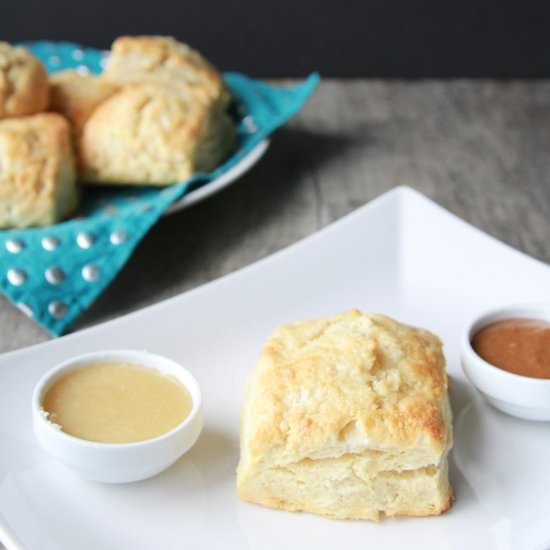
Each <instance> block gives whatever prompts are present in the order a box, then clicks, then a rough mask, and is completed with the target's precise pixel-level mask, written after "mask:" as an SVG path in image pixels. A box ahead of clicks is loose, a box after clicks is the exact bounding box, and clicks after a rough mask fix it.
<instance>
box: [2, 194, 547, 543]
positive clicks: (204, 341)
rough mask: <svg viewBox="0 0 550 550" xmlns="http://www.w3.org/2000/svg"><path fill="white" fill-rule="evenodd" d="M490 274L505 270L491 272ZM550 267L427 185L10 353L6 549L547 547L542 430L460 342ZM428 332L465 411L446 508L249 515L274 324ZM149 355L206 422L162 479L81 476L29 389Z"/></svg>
mask: <svg viewBox="0 0 550 550" xmlns="http://www.w3.org/2000/svg"><path fill="white" fill-rule="evenodd" d="M495 273H498V274H499V276H498V277H495ZM548 288H550V268H549V267H548V266H546V265H544V264H542V263H541V262H538V261H536V260H533V259H532V258H529V257H527V256H525V255H523V254H520V253H519V252H517V251H515V250H513V249H511V248H509V247H507V246H505V245H503V244H501V243H499V242H497V241H495V240H494V239H492V238H491V237H488V236H486V235H484V234H483V233H481V232H480V231H478V230H476V229H474V228H472V227H471V226H469V225H467V224H466V223H464V222H463V221H461V220H459V219H458V218H456V217H454V216H453V215H451V214H449V213H448V212H446V211H445V210H443V209H442V208H440V207H438V206H437V205H435V204H434V203H432V202H430V201H429V200H427V199H425V198H424V197H422V196H421V195H419V194H418V193H415V192H413V191H411V190H409V189H397V190H395V191H393V192H391V193H388V194H387V195H385V196H383V197H381V198H379V199H377V200H375V201H372V202H371V203H369V204H368V205H366V206H365V207H364V208H361V209H359V210H358V211H356V212H355V213H353V214H351V215H349V216H347V217H345V218H344V219H342V220H341V221H339V222H337V223H336V224H334V225H332V226H330V227H329V228H327V229H325V230H324V231H321V232H319V233H317V234H316V235H313V236H312V237H310V238H308V239H306V240H304V241H302V242H301V243H298V244H296V245H295V246H292V247H290V248H288V249H286V250H284V251H282V252H279V253H278V254H275V255H273V256H271V257H270V258H268V259H266V260H263V261H261V262H258V263H256V264H255V265H253V266H251V267H248V268H246V269H243V270H241V271H239V272H237V273H235V274H232V275H229V276H227V277H224V278H222V279H220V280H218V281H215V282H213V283H210V284H208V285H205V286H203V287H201V288H198V289H196V290H193V291H191V292H188V293H185V294H182V295H181V296H178V297H176V298H173V299H171V300H168V301H166V302H163V303H160V304H157V305H155V306H152V307H150V308H148V309H145V310H142V311H140V312H137V313H134V314H131V315H129V316H126V317H123V318H120V319H117V320H115V321H112V322H109V323H105V324H103V325H100V326H97V327H94V328H91V329H88V330H84V331H81V332H78V333H76V334H74V335H70V336H67V337H64V338H60V339H58V340H55V341H52V342H49V343H46V344H42V345H39V346H35V347H32V348H28V349H25V350H21V351H18V352H14V353H9V354H7V355H4V356H2V357H1V358H0V539H1V540H3V541H4V542H5V543H6V544H7V545H8V547H9V548H10V550H11V549H18V550H19V549H20V548H27V549H30V550H75V549H78V550H120V549H130V548H131V549H132V550H145V549H147V550H148V549H150V548H162V549H163V550H176V549H177V550H180V549H181V548H183V547H185V548H191V549H195V548H197V549H198V548H206V549H218V548H219V549H224V550H232V549H235V550H237V549H238V550H243V549H247V548H250V549H261V550H271V549H273V550H280V549H281V548H285V549H286V550H293V549H300V550H306V549H309V548H312V549H313V548H314V549H316V550H327V549H339V548H346V547H347V548H358V547H367V546H368V547H369V548H374V549H384V550H388V549H390V550H392V549H399V550H401V549H402V548H403V546H404V545H406V546H408V547H411V548H422V549H423V550H444V549H445V550H463V549H464V548H467V549H468V550H516V549H521V550H543V549H544V550H545V549H547V548H548V547H550V524H549V522H548V509H549V508H548V495H549V494H550V476H549V475H548V464H550V433H549V431H548V425H546V424H544V423H537V422H525V421H521V420H518V419H515V418H513V417H510V416H508V415H505V414H502V413H500V412H498V411H496V410H495V409H494V408H493V407H491V406H489V405H488V404H487V403H486V402H485V400H484V399H483V398H482V397H481V396H480V395H479V393H478V392H477V391H476V390H474V389H473V388H472V387H471V386H470V385H469V384H468V382H467V381H466V379H465V377H464V374H463V373H462V369H461V367H460V337H461V334H462V330H463V328H464V326H465V325H466V323H468V322H469V320H470V319H471V318H472V317H473V316H474V315H475V314H476V313H477V312H479V311H480V310H483V309H489V308H492V307H497V306H501V305H502V304H503V303H509V302H516V303H522V302H531V301H536V300H538V299H539V298H540V296H541V295H545V294H547V292H548ZM353 306H355V307H360V308H362V309H364V310H367V311H382V312H385V313H387V314H389V315H392V316H395V317H397V318H399V319H401V320H402V321H405V322H409V323H414V324H417V325H421V326H424V327H427V328H429V329H431V330H433V331H434V332H436V333H438V334H440V335H441V337H442V338H443V340H444V343H445V351H446V355H447V358H448V369H449V373H450V377H451V383H452V389H451V401H452V405H453V409H454V413H455V422H454V429H455V439H456V443H455V448H454V450H453V452H452V454H451V480H452V483H453V485H454V488H455V492H456V502H455V504H454V506H453V507H452V509H451V510H450V511H449V512H448V513H447V514H444V515H442V516H440V517H435V518H415V519H397V520H389V521H384V522H382V523H380V524H373V523H367V522H345V521H329V520H325V519H323V518H320V517H315V516H311V515H306V514H291V513H286V512H281V511H276V510H270V509H266V508H261V507H258V506H253V505H250V504H246V503H244V502H241V501H239V499H238V498H237V496H236V495H235V468H236V465H237V460H238V453H239V411H240V404H241V400H242V397H243V386H244V381H245V379H246V376H247V374H248V372H249V371H250V369H251V368H252V367H253V365H254V364H255V361H256V359H257V357H258V354H259V351H260V348H261V346H262V343H263V341H264V340H265V338H266V337H267V336H268V334H269V333H270V332H271V331H272V330H273V328H274V327H275V325H277V324H279V323H282V322H285V321H288V320H291V319H305V318H311V317H316V316H319V315H324V314H329V313H333V312H336V311H340V310H345V309H347V308H351V307H353ZM113 347H116V348H121V347H124V348H146V349H149V350H150V351H153V352H157V353H161V354H163V355H165V356H167V357H171V358H173V359H174V360H176V361H178V362H179V363H181V364H183V365H185V366H186V368H187V369H188V370H189V371H190V372H191V373H192V374H193V375H194V376H195V377H196V378H197V381H198V382H199V384H200V386H201V390H202V393H203V398H204V414H205V426H204V430H203V433H202V434H201V437H200V438H199V440H198V441H197V443H196V445H195V446H194V447H193V448H192V449H191V450H190V451H189V452H188V453H186V454H185V455H184V456H183V457H182V458H181V459H180V460H179V461H178V462H177V463H176V464H175V465H174V466H172V467H171V468H169V469H168V470H166V471H165V472H163V473H161V474H159V475H158V476H156V477H154V478H151V479H149V480H145V481H142V482H138V483H132V484H127V485H105V484H98V483H93V482H88V481H85V480H82V479H81V478H80V477H78V476H77V475H72V474H71V472H70V471H68V470H67V469H66V468H64V467H63V466H62V465H60V464H59V463H58V462H57V461H56V460H54V459H53V458H51V457H50V456H49V455H48V454H47V453H45V452H44V451H43V450H42V449H41V447H40V446H39V444H38V443H37V441H36V439H35V437H34V434H33V433H32V422H31V414H30V407H29V406H28V404H29V400H30V398H31V394H32V390H33V387H34V385H35V384H36V382H37V381H38V379H39V378H40V376H42V374H43V373H44V372H46V371H47V370H48V369H50V368H51V367H52V366H53V365H55V364H57V363H59V362H61V361H63V360H65V359H67V358H69V357H72V356H74V355H77V354H80V353H88V352H91V351H94V350H97V349H101V348H103V349H108V348H113Z"/></svg>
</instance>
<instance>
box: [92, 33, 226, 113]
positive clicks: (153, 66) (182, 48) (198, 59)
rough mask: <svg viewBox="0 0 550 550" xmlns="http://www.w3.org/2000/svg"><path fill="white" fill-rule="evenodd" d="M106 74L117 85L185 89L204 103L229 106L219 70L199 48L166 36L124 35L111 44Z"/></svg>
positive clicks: (107, 78)
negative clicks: (158, 85)
mask: <svg viewBox="0 0 550 550" xmlns="http://www.w3.org/2000/svg"><path fill="white" fill-rule="evenodd" d="M103 77H104V78H105V79H106V80H109V81H111V82H114V83H116V84H141V83H152V84H164V85H170V86H176V87H177V88H184V91H185V93H192V94H193V95H195V96H196V97H197V98H198V99H200V100H201V101H202V102H203V103H204V102H205V103H211V102H214V103H218V102H220V103H221V104H222V105H223V106H226V105H227V103H228V102H229V93H228V91H227V89H226V87H225V85H224V82H223V78H222V77H221V75H220V74H219V73H218V71H217V70H216V69H215V68H214V67H213V66H212V65H211V64H210V63H209V62H208V61H207V60H206V59H205V58H204V57H203V56H202V55H201V54H200V53H199V52H197V51H196V50H193V49H192V48H190V47H189V46H187V45H186V44H182V43H181V42H178V41H177V40H175V39H174V38H171V37H167V36H122V37H120V38H117V39H116V40H115V41H114V42H113V45H112V48H111V55H110V56H109V58H108V60H107V66H106V67H105V72H104V73H103Z"/></svg>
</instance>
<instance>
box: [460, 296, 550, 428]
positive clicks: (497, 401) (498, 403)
mask: <svg viewBox="0 0 550 550" xmlns="http://www.w3.org/2000/svg"><path fill="white" fill-rule="evenodd" d="M514 318H516V319H517V318H525V319H540V320H543V321H549V322H550V305H548V306H546V305H519V306H509V307H502V308H499V309H493V310H491V311H488V312H486V313H484V314H483V315H479V316H477V317H476V318H475V319H474V320H473V321H472V322H471V323H470V324H469V325H468V326H467V327H466V330H465V331H464V334H463V336H462V342H461V359H462V368H463V370H464V374H465V375H466V377H467V378H468V380H469V381H470V382H471V383H472V384H473V385H474V386H475V387H476V388H477V389H478V390H479V391H480V392H481V393H482V394H483V395H484V396H485V397H486V399H487V401H489V403H491V405H493V406H494V407H495V408H497V409H499V410H501V411H502V412H505V413H507V414H510V415H512V416H517V417H518V418H524V419H527V420H550V379H549V380H546V379H541V378H531V377H529V376H522V375H519V374H514V373H511V372H508V371H506V370H503V369H499V368H498V367H495V366H493V365H491V364H490V363H488V362H487V361H485V360H484V359H482V358H481V357H480V356H479V355H478V354H477V353H476V352H475V351H474V349H473V347H472V343H471V341H472V337H473V336H474V334H475V333H476V332H478V331H479V330H481V329H482V328H484V327H486V326H487V325H490V324H491V323H494V322H496V321H501V320H504V319H514Z"/></svg>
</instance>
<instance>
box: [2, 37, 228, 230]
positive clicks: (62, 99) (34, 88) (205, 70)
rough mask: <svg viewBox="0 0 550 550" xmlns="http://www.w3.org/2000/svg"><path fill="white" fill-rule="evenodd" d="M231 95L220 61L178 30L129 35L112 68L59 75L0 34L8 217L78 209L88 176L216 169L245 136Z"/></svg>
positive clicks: (5, 223)
mask: <svg viewBox="0 0 550 550" xmlns="http://www.w3.org/2000/svg"><path fill="white" fill-rule="evenodd" d="M229 101H230V95H229V92H228V90H227V88H226V87H225V85H224V82H223V79H222V77H221V75H220V74H219V73H218V71H217V70H216V69H215V68H214V67H213V66H212V65H210V63H208V61H206V60H205V59H204V58H203V57H202V56H201V55H200V54H199V53H198V52H196V51H195V50H193V49H191V48H190V47H189V46H186V45H185V44H181V43H179V42H177V41H176V40H174V39H172V38H168V37H150V36H142V37H121V38H118V39H117V40H115V42H114V43H113V47H112V51H111V54H110V56H109V58H108V61H107V65H106V68H105V71H104V73H103V74H102V75H100V76H92V75H83V74H80V73H78V72H77V71H73V70H68V71H62V72H59V73H56V74H54V75H52V76H51V77H50V78H49V79H48V75H47V74H46V71H45V70H44V67H43V66H42V64H41V63H40V62H39V61H38V60H37V59H36V58H35V57H33V56H32V55H31V54H30V53H29V52H27V51H26V50H24V49H23V48H15V47H12V46H10V45H9V44H6V43H0V227H28V226H34V225H49V224H52V223H56V222H57V221H60V220H62V219H64V218H66V217H68V216H70V215H71V214H72V213H74V211H75V210H76V208H77V205H78V195H79V194H78V187H77V183H76V181H77V177H78V176H79V177H80V179H81V180H82V181H83V183H88V182H89V183H94V184H108V185H113V184H115V185H116V184H125V185H128V184H134V185H143V184H147V185H170V184H172V183H174V182H177V181H181V180H183V179H186V178H188V177H190V176H191V175H192V174H193V173H194V172H196V171H210V170H213V169H214V168H215V167H216V166H217V165H218V164H219V163H220V162H221V161H222V160H223V159H224V158H225V157H226V156H227V155H228V153H229V152H230V151H231V149H232V147H233V146H234V143H235V137H236V134H235V129H234V126H233V123H232V121H231V119H230V117H229V115H228V113H227V108H228V105H229ZM46 110H49V111H50V112H48V113H44V111H46Z"/></svg>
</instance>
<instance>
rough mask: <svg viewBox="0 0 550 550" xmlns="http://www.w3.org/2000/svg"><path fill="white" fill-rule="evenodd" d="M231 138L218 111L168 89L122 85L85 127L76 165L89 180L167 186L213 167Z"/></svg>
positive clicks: (230, 130) (225, 118) (226, 122)
mask: <svg viewBox="0 0 550 550" xmlns="http://www.w3.org/2000/svg"><path fill="white" fill-rule="evenodd" d="M234 139H235V132H234V129H233V125H232V123H231V121H230V119H229V118H228V116H227V115H226V114H225V113H224V112H223V111H222V110H221V109H212V108H211V107H208V106H206V105H204V104H203V103H200V102H197V101H195V100H194V99H192V98H191V99H190V98H189V97H188V96H187V95H186V94H184V93H181V91H178V90H176V88H173V87H166V86H160V85H153V84H142V85H135V86H127V87H125V88H123V89H122V90H120V91H119V92H117V93H116V94H114V95H113V96H111V97H110V98H108V99H107V100H106V101H104V102H103V103H101V105H100V106H99V107H97V108H96V110H95V111H94V112H93V114H92V115H91V116H90V118H89V119H88V121H87V123H86V124H85V125H84V129H83V131H82V136H81V139H80V146H79V150H80V166H81V168H82V172H83V177H84V178H85V179H86V180H88V181H92V182H99V183H134V184H156V185H168V184H171V183H174V182H177V181H181V180H183V179H186V178H188V177H189V176H191V175H192V174H193V172H195V171H198V170H205V171H209V170H212V169H213V168H215V167H216V166H217V165H218V164H219V162H220V161H222V160H223V158H224V157H225V156H226V155H227V154H228V152H229V151H230V149H231V147H232V146H233V143H234Z"/></svg>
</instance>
